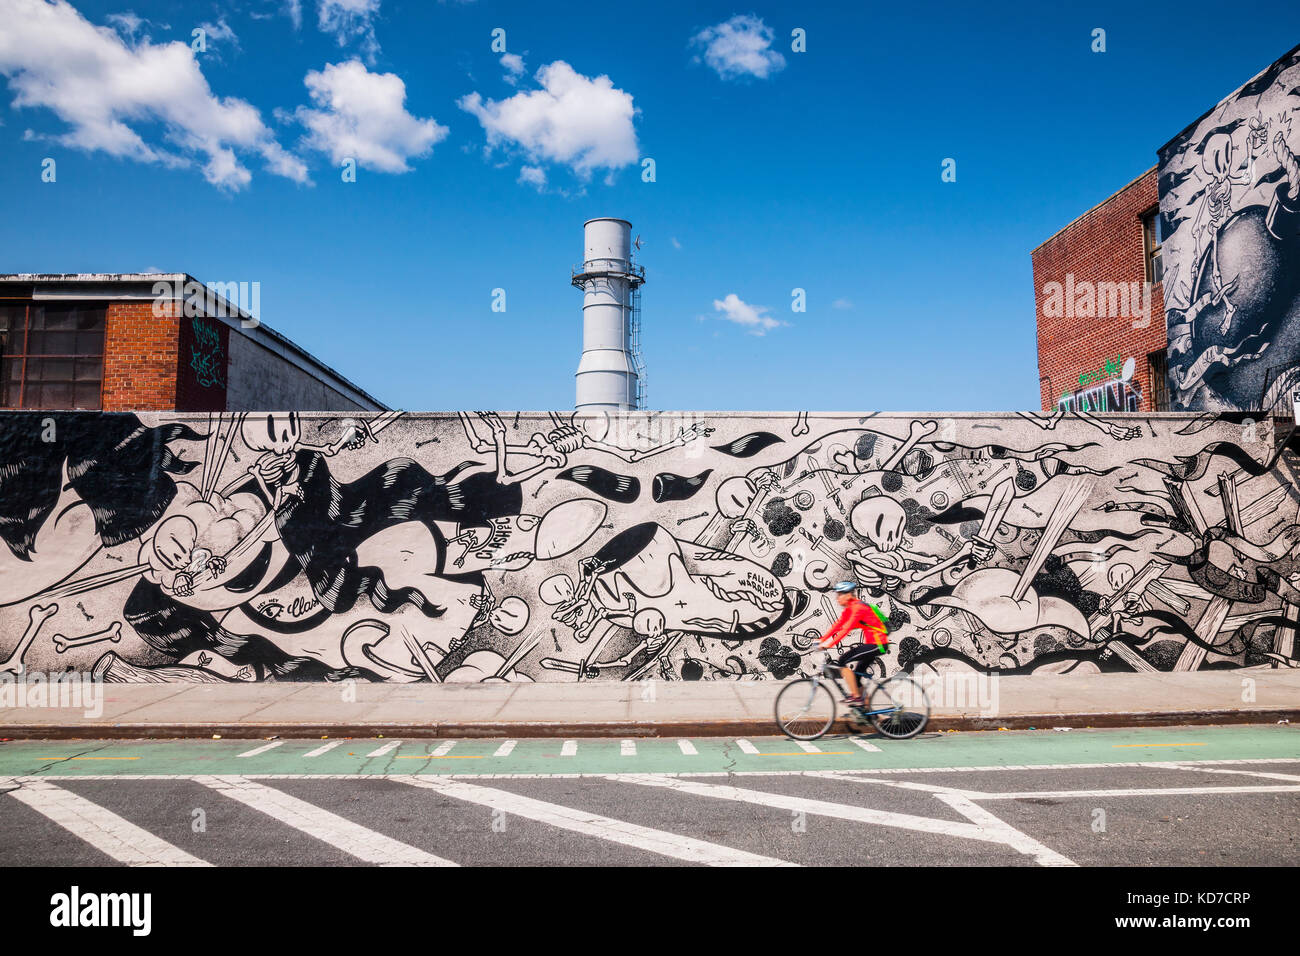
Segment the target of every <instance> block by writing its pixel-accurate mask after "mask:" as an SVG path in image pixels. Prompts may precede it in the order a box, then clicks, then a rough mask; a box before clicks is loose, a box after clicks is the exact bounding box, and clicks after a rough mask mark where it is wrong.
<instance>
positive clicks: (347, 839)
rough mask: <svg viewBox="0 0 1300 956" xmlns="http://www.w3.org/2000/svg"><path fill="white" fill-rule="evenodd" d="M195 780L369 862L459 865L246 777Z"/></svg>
mask: <svg viewBox="0 0 1300 956" xmlns="http://www.w3.org/2000/svg"><path fill="white" fill-rule="evenodd" d="M194 779H195V782H197V783H201V784H203V785H204V786H205V787H210V788H211V789H213V790H215V791H217V793H219V794H221V795H222V796H223V797H229V798H230V799H231V800H236V801H238V802H239V803H242V804H244V806H247V807H252V808H253V809H254V810H257V811H259V812H261V813H265V814H266V815H267V816H269V817H272V818H273V819H276V820H279V821H280V822H281V823H284V824H287V825H288V826H291V827H293V828H294V829H295V830H298V831H299V832H301V833H305V834H307V835H308V836H310V837H314V838H316V839H317V840H320V841H322V842H323V843H328V844H329V845H330V846H333V847H337V848H338V849H340V850H342V851H343V852H344V853H347V854H350V855H351V856H355V857H356V858H357V859H359V860H364V861H366V862H367V863H379V864H382V865H384V866H456V864H455V863H452V862H451V861H450V860H444V859H443V858H442V857H439V856H434V855H433V854H432V853H426V852H424V851H423V850H421V849H418V848H416V847H413V846H408V845H407V844H405V843H399V842H398V841H397V840H394V839H392V838H391V837H386V836H384V835H383V834H382V833H376V832H375V831H374V830H371V829H368V828H366V827H363V826H361V824H359V823H353V822H352V821H351V820H348V819H345V818H344V817H341V816H338V815H337V814H334V813H330V812H329V811H328V810H324V809H322V808H321V807H318V806H316V805H315V804H311V803H308V802H307V801H306V800H299V799H298V798H297V797H294V796H290V795H289V794H287V793H285V792H284V791H282V790H276V789H274V788H272V787H267V786H264V785H262V784H260V783H256V782H255V781H252V780H249V779H248V778H246V777H238V776H199V777H195V778H194Z"/></svg>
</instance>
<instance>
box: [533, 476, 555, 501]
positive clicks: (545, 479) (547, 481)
mask: <svg viewBox="0 0 1300 956" xmlns="http://www.w3.org/2000/svg"><path fill="white" fill-rule="evenodd" d="M550 480H551V479H549V478H543V479H542V483H541V484H540V485H538V486H537V489H536V490H535V491H534V492H533V497H534V498H536V497H537V496H538V495H540V494H541V493H542V489H543V488H545V487H546V486H547V484H549V483H550Z"/></svg>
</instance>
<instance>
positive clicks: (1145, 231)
mask: <svg viewBox="0 0 1300 956" xmlns="http://www.w3.org/2000/svg"><path fill="white" fill-rule="evenodd" d="M1164 241H1165V236H1164V226H1163V224H1162V220H1161V218H1160V207H1159V206H1156V207H1153V208H1152V209H1150V210H1148V211H1147V214H1146V215H1145V216H1143V217H1142V244H1143V248H1144V249H1145V251H1146V268H1147V282H1150V283H1151V284H1152V285H1155V284H1156V283H1157V282H1159V281H1160V280H1161V279H1163V278H1164V275H1165V264H1164V261H1163V260H1162V259H1161V258H1160V246H1161V244H1162V243H1163V242H1164Z"/></svg>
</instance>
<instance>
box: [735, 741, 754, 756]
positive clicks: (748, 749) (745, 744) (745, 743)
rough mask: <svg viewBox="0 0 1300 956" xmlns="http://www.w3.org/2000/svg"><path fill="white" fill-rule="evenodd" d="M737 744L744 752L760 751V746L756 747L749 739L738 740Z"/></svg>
mask: <svg viewBox="0 0 1300 956" xmlns="http://www.w3.org/2000/svg"><path fill="white" fill-rule="evenodd" d="M736 746H737V747H739V748H740V752H741V753H743V754H756V753H758V748H757V747H755V746H754V745H753V744H751V743H750V742H749V741H748V740H737V741H736Z"/></svg>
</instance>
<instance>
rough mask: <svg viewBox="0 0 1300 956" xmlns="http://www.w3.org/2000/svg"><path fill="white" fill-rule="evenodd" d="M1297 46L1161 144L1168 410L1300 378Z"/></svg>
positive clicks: (1270, 389)
mask: <svg viewBox="0 0 1300 956" xmlns="http://www.w3.org/2000/svg"><path fill="white" fill-rule="evenodd" d="M1298 154H1300V47H1296V48H1295V49H1293V50H1291V51H1290V52H1289V53H1287V54H1286V55H1285V56H1283V57H1282V58H1281V59H1279V60H1278V61H1277V62H1276V63H1274V64H1273V65H1272V66H1270V67H1269V68H1268V69H1266V70H1265V71H1264V72H1262V73H1261V74H1259V75H1258V76H1256V77H1255V78H1254V79H1252V80H1251V81H1250V82H1248V83H1246V84H1245V85H1244V86H1242V87H1241V88H1240V89H1239V90H1237V91H1236V92H1235V93H1233V94H1232V95H1231V96H1229V97H1227V98H1226V99H1224V100H1223V101H1222V102H1221V103H1219V104H1218V105H1217V106H1216V107H1215V108H1214V109H1212V110H1211V111H1210V112H1209V113H1207V114H1206V115H1205V116H1204V117H1202V118H1201V119H1200V120H1198V121H1197V122H1196V123H1194V124H1193V125H1192V126H1190V127H1188V128H1187V129H1186V130H1184V131H1183V132H1182V133H1180V134H1179V135H1178V136H1177V137H1176V138H1174V139H1173V140H1172V141H1171V142H1170V143H1168V144H1167V145H1166V146H1165V147H1164V148H1163V149H1161V151H1160V173H1159V182H1160V212H1161V217H1162V219H1163V227H1164V233H1165V235H1164V243H1163V247H1162V258H1163V260H1164V300H1165V310H1166V315H1167V318H1168V324H1169V385H1170V399H1171V403H1172V405H1171V407H1173V408H1174V409H1177V410H1192V411H1221V410H1230V409H1240V410H1245V409H1264V410H1270V409H1274V408H1276V407H1281V408H1283V409H1285V410H1288V411H1289V410H1290V407H1291V401H1292V392H1294V391H1295V390H1296V389H1297V388H1298V387H1300V165H1298V163H1297V155H1298Z"/></svg>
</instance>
